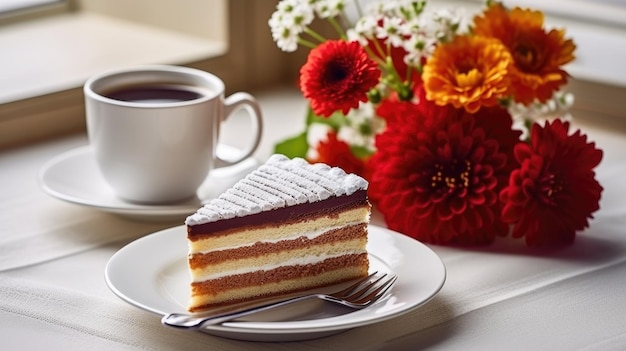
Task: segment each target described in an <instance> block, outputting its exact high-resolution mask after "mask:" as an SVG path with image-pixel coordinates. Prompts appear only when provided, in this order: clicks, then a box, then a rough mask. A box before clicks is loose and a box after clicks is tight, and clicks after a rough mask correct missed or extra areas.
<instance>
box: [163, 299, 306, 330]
mask: <svg viewBox="0 0 626 351" xmlns="http://www.w3.org/2000/svg"><path fill="white" fill-rule="evenodd" d="M316 296H317V295H316V294H312V295H304V296H296V297H292V298H290V299H287V300H282V301H277V302H270V303H267V304H264V305H260V306H254V307H250V308H246V309H244V310H239V311H234V312H226V313H221V314H210V315H202V314H184V313H170V314H167V315H165V316H163V318H161V323H163V324H164V325H167V326H170V327H175V328H181V329H199V328H200V327H202V326H205V325H215V324H219V323H223V322H227V321H230V320H233V319H237V318H240V317H244V316H247V315H250V314H253V313H257V312H262V311H267V310H270V309H273V308H276V307H280V306H285V305H288V304H291V303H294V302H298V301H304V300H307V299H310V298H312V297H316Z"/></svg>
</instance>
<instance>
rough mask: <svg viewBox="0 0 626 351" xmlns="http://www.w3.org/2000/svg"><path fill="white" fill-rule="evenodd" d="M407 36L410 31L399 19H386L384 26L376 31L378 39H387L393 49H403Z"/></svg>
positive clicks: (384, 19)
mask: <svg viewBox="0 0 626 351" xmlns="http://www.w3.org/2000/svg"><path fill="white" fill-rule="evenodd" d="M407 34H409V31H408V29H407V28H406V27H405V26H404V22H403V21H402V19H401V18H399V17H384V18H383V23H382V26H378V27H377V29H376V38H378V39H386V41H387V42H388V43H389V44H391V46H393V47H401V46H402V43H403V41H404V39H405V38H404V37H405V36H406V35H407Z"/></svg>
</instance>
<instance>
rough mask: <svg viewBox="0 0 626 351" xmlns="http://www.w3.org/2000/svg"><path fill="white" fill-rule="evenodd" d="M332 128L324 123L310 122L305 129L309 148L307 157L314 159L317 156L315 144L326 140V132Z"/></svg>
mask: <svg viewBox="0 0 626 351" xmlns="http://www.w3.org/2000/svg"><path fill="white" fill-rule="evenodd" d="M332 130H333V129H332V128H331V126H329V125H328V124H324V123H311V125H310V126H309V127H308V130H307V134H306V136H307V144H308V145H309V149H308V151H307V155H306V157H307V158H310V159H316V158H318V157H319V155H318V153H317V146H318V145H319V143H320V142H321V141H327V140H328V133H329V132H331V131H332Z"/></svg>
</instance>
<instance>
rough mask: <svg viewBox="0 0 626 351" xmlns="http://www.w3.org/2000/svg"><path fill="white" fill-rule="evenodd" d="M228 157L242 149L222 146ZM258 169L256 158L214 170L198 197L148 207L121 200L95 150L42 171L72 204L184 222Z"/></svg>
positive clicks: (47, 183) (46, 183)
mask: <svg viewBox="0 0 626 351" xmlns="http://www.w3.org/2000/svg"><path fill="white" fill-rule="evenodd" d="M219 152H220V155H223V157H224V158H226V159H228V158H232V157H233V155H234V156H235V157H236V155H237V153H238V152H239V150H238V149H236V148H233V147H229V146H227V145H220V146H219ZM257 166H258V163H257V161H256V160H254V159H253V158H248V159H246V160H244V161H242V162H241V163H239V164H237V165H234V166H230V167H224V168H218V169H215V170H212V171H211V174H210V175H209V177H208V178H207V180H206V181H205V182H204V183H203V185H202V186H201V187H200V189H199V190H198V197H196V198H192V199H189V200H186V201H183V202H178V203H175V204H168V205H146V204H137V203H132V202H127V201H124V200H122V199H120V198H119V197H117V196H116V195H115V194H114V193H113V190H112V189H111V188H110V186H109V185H108V184H107V183H106V181H105V180H104V178H103V177H102V175H100V172H99V171H98V166H97V165H96V162H95V160H94V157H93V155H92V152H91V148H90V147H89V146H88V145H87V146H82V147H78V148H76V149H72V150H69V151H66V152H64V153H62V154H60V155H58V156H56V157H54V158H52V159H51V160H49V161H48V162H46V163H45V164H44V165H43V166H42V168H41V170H40V172H39V183H40V185H41V187H42V188H43V190H44V191H45V192H46V193H48V194H49V195H51V196H53V197H55V198H58V199H61V200H64V201H68V202H71V203H75V204H79V205H84V206H91V207H95V208H98V209H100V210H102V211H106V212H110V213H115V214H119V215H123V216H127V217H132V218H136V219H144V220H164V221H167V220H173V219H177V220H181V219H183V220H184V218H185V217H186V216H188V215H189V214H191V213H193V212H195V211H196V210H197V209H198V207H200V205H201V203H202V202H203V201H206V200H208V199H211V198H213V197H216V196H218V195H219V194H220V193H222V192H223V191H224V190H226V189H227V188H229V187H231V186H232V185H233V184H234V183H235V182H237V181H238V180H239V179H241V178H242V177H244V176H245V175H246V174H247V173H249V172H250V171H252V170H253V169H254V168H256V167H257Z"/></svg>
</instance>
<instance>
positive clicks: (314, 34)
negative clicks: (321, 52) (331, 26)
mask: <svg viewBox="0 0 626 351" xmlns="http://www.w3.org/2000/svg"><path fill="white" fill-rule="evenodd" d="M304 32H305V33H306V34H308V35H310V36H311V37H313V39H315V40H317V41H319V42H320V43H323V42H325V41H326V38H324V37H323V36H322V35H320V34H319V33H317V32H316V31H314V30H312V29H311V28H309V27H305V28H304Z"/></svg>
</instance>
